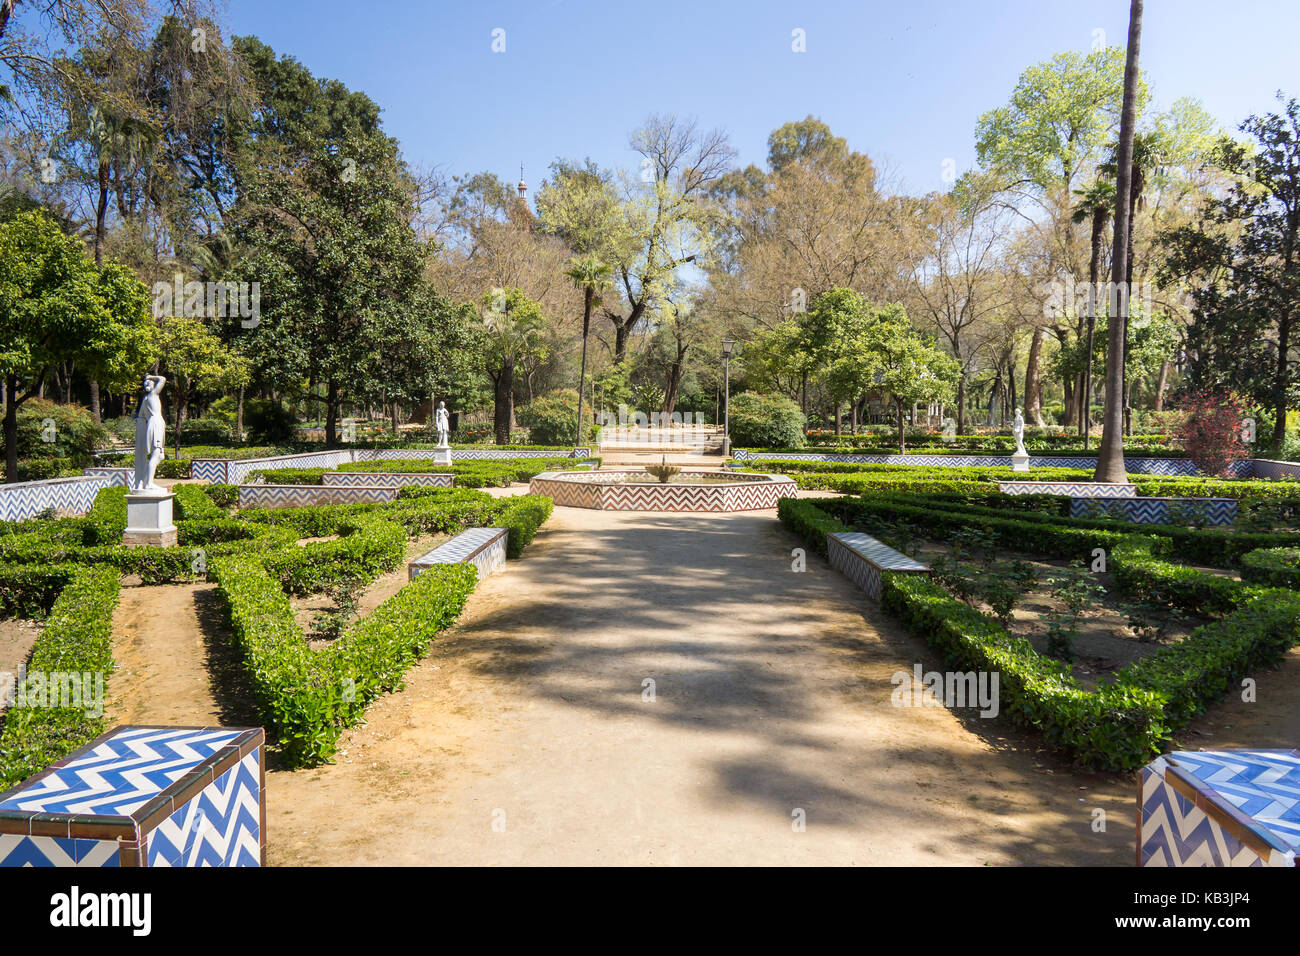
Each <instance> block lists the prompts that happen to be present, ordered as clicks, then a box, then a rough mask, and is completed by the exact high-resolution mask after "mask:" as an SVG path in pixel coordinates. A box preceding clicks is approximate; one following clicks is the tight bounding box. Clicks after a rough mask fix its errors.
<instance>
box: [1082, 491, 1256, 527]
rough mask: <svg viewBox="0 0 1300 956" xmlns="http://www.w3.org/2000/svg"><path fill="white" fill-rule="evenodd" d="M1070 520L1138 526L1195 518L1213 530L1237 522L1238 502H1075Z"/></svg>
mask: <svg viewBox="0 0 1300 956" xmlns="http://www.w3.org/2000/svg"><path fill="white" fill-rule="evenodd" d="M1070 517H1071V518H1094V517H1100V518H1118V519H1121V520H1124V521H1132V522H1134V523H1135V524H1189V523H1190V522H1191V520H1192V519H1193V518H1197V519H1200V520H1203V521H1204V522H1205V523H1206V524H1208V525H1212V526H1216V527H1217V526H1219V525H1227V524H1232V523H1233V522H1234V521H1236V520H1237V499H1236V498H1160V497H1156V498H1112V499H1110V500H1108V501H1102V500H1099V499H1097V498H1074V499H1072V500H1071V501H1070Z"/></svg>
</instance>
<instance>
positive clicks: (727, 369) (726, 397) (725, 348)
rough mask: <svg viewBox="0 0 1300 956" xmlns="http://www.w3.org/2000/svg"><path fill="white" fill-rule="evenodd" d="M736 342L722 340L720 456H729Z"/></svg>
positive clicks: (726, 457)
mask: <svg viewBox="0 0 1300 956" xmlns="http://www.w3.org/2000/svg"><path fill="white" fill-rule="evenodd" d="M735 347H736V343H735V342H734V341H733V340H731V339H723V340H722V381H723V385H722V416H723V417H722V422H723V424H722V458H723V460H724V461H725V460H726V459H728V458H730V457H731V352H732V350H733V349H734V348H735Z"/></svg>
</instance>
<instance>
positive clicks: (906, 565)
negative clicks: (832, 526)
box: [826, 531, 930, 601]
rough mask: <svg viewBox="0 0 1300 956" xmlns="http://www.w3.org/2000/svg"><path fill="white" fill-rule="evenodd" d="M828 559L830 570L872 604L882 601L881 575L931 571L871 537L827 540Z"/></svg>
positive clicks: (848, 534) (853, 533)
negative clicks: (862, 594)
mask: <svg viewBox="0 0 1300 956" xmlns="http://www.w3.org/2000/svg"><path fill="white" fill-rule="evenodd" d="M826 556H827V559H828V560H829V561H830V565H831V567H833V568H834V569H835V570H837V571H839V572H840V573H841V574H843V575H844V576H845V577H846V578H848V579H849V580H850V581H852V582H853V583H854V584H856V585H857V586H858V587H859V588H861V589H862V590H863V591H865V592H866V594H867V597H869V598H871V599H872V600H873V601H879V600H880V594H881V590H882V581H881V577H880V574H881V572H882V571H901V572H904V573H918V574H929V573H930V568H929V567H928V566H926V565H924V564H922V563H921V562H919V561H914V560H913V559H911V558H909V557H908V556H907V555H905V554H900V553H899V552H897V551H895V550H894V549H893V548H891V547H889V546H888V545H886V544H883V543H881V542H880V541H877V540H876V539H875V538H873V537H871V535H869V534H861V533H860V532H856V531H850V532H843V531H837V532H833V533H831V534H828V535H827V536H826Z"/></svg>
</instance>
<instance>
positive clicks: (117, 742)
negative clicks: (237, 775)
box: [0, 727, 240, 816]
mask: <svg viewBox="0 0 1300 956" xmlns="http://www.w3.org/2000/svg"><path fill="white" fill-rule="evenodd" d="M239 734H240V732H239V731H237V730H223V729H201V730H194V729H192V728H176V729H162V730H159V729H158V728H146V727H124V728H122V729H121V730H120V731H119V732H118V733H116V734H114V735H113V736H112V737H110V738H108V739H107V740H104V741H101V742H100V743H98V744H97V745H96V746H95V747H93V748H92V749H91V750H89V751H88V752H87V753H84V754H82V755H80V756H77V757H74V758H73V759H71V760H69V761H68V762H67V763H65V764H63V765H62V766H58V767H56V768H55V769H53V770H51V771H50V772H49V773H47V774H46V775H45V776H44V777H42V778H41V779H40V780H37V781H36V782H34V783H31V784H29V785H27V786H25V787H23V788H22V789H21V790H19V791H18V792H17V793H15V794H13V795H12V796H10V797H8V798H7V799H5V800H4V801H0V810H28V811H38V812H42V813H67V814H77V815H98V816H127V815H129V814H130V813H131V812H132V811H134V810H136V809H138V808H140V807H141V806H143V805H144V804H146V803H148V802H149V801H150V800H151V799H153V798H154V797H156V796H157V795H158V794H160V793H161V792H162V791H164V790H166V789H167V788H168V787H169V786H171V785H172V784H173V783H174V782H175V781H176V780H178V779H180V778H181V777H183V776H184V775H185V774H186V773H187V772H188V771H190V770H191V769H193V768H194V767H195V766H196V765H198V764H199V763H201V762H202V761H204V760H205V759H207V758H208V757H210V756H212V755H213V754H214V753H216V752H217V751H218V750H221V749H222V748H223V747H225V746H227V745H228V744H230V742H231V741H233V740H234V739H235V738H236V737H238V736H239Z"/></svg>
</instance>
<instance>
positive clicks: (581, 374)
mask: <svg viewBox="0 0 1300 956" xmlns="http://www.w3.org/2000/svg"><path fill="white" fill-rule="evenodd" d="M595 298H596V292H595V290H594V289H586V290H585V291H584V294H583V297H582V364H581V365H580V366H579V369H578V431H577V433H576V437H575V438H574V439H573V445H574V447H575V448H576V447H578V446H579V445H581V444H582V432H583V428H582V396H583V392H584V391H585V390H586V387H587V335H588V333H589V332H590V331H591V307H592V305H593V303H594V302H595Z"/></svg>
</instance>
